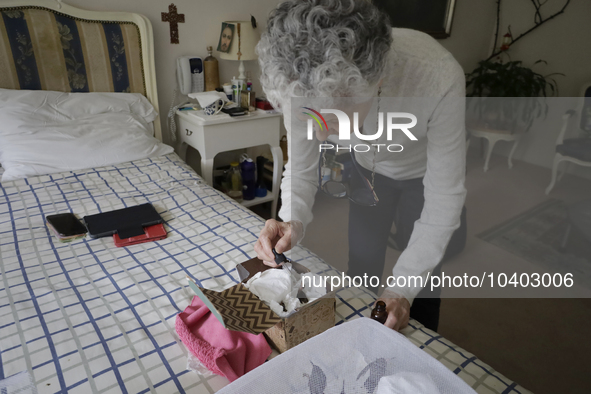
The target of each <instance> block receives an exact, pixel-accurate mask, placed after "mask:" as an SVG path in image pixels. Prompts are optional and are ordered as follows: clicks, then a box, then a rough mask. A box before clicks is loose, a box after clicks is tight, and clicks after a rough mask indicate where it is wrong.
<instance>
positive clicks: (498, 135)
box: [466, 127, 521, 172]
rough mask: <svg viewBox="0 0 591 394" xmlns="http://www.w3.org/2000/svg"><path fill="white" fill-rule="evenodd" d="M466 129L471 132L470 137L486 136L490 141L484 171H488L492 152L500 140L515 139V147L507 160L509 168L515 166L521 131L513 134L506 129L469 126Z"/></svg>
mask: <svg viewBox="0 0 591 394" xmlns="http://www.w3.org/2000/svg"><path fill="white" fill-rule="evenodd" d="M466 130H467V131H468V133H470V139H471V138H472V137H479V138H485V139H486V140H487V141H488V145H487V147H486V159H485V161H484V172H486V171H488V162H489V160H490V155H491V154H492V151H493V149H494V147H495V144H496V143H497V142H499V141H513V147H512V148H511V152H510V153H509V158H508V160H507V162H508V165H509V169H511V168H513V161H512V159H513V154H514V153H515V149H517V145H518V144H519V140H520V139H521V133H514V134H511V133H510V132H509V131H506V130H494V129H477V128H471V127H467V128H466Z"/></svg>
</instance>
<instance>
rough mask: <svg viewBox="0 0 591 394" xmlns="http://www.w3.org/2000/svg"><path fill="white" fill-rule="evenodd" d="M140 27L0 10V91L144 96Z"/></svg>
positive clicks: (29, 9) (31, 9) (41, 11)
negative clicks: (113, 93) (21, 90)
mask: <svg viewBox="0 0 591 394" xmlns="http://www.w3.org/2000/svg"><path fill="white" fill-rule="evenodd" d="M142 65H143V62H142V51H141V44H140V33H139V29H138V26H137V25H135V24H134V23H132V22H120V21H117V22H110V21H94V20H84V19H79V18H73V17H72V16H68V15H65V14H61V13H59V12H57V11H54V10H51V9H48V8H43V7H37V6H23V7H10V8H0V88H6V89H30V90H54V91H60V92H129V93H141V94H144V95H145V94H146V84H145V76H144V72H143V66H142Z"/></svg>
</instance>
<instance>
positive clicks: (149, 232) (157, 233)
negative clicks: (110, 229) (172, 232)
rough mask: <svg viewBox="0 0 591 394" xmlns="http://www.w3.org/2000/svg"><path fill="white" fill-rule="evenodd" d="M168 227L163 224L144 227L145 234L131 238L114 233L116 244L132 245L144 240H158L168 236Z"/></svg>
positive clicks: (121, 245) (118, 245)
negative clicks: (120, 236)
mask: <svg viewBox="0 0 591 394" xmlns="http://www.w3.org/2000/svg"><path fill="white" fill-rule="evenodd" d="M166 235H167V233H166V229H165V228H164V225H163V224H154V225H152V226H147V227H144V234H142V235H138V236H135V237H130V238H119V234H117V233H115V234H113V241H114V242H115V246H117V247H119V248H120V247H123V246H131V245H136V244H141V243H144V242H151V241H158V240H161V239H164V238H166Z"/></svg>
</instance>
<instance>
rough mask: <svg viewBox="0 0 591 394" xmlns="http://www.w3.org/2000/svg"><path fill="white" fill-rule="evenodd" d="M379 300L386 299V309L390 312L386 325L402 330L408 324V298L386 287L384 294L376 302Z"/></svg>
mask: <svg viewBox="0 0 591 394" xmlns="http://www.w3.org/2000/svg"><path fill="white" fill-rule="evenodd" d="M378 301H384V303H385V304H386V311H387V312H388V319H386V322H385V323H384V325H385V326H386V327H388V328H391V329H393V330H396V331H400V330H401V329H403V328H404V327H406V326H408V320H409V319H410V302H408V300H407V299H406V298H404V297H403V296H401V295H400V294H397V293H394V292H393V291H391V290H388V289H386V290H384V293H383V294H382V296H381V297H380V298H378V299H377V300H376V302H378Z"/></svg>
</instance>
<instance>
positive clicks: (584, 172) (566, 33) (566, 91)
mask: <svg viewBox="0 0 591 394" xmlns="http://www.w3.org/2000/svg"><path fill="white" fill-rule="evenodd" d="M490 2H491V3H493V2H494V0H490ZM565 2H566V0H548V2H547V4H546V5H545V6H544V7H543V8H542V17H547V16H549V15H551V14H553V13H554V12H556V11H558V10H560V8H562V6H563V5H564V4H565ZM533 10H534V8H533V5H532V4H531V2H529V1H527V0H504V1H503V3H502V13H501V27H500V35H503V34H505V32H506V31H507V26H508V25H511V31H512V33H513V36H514V37H516V36H518V35H519V34H521V33H522V32H523V31H525V30H527V29H529V28H530V27H531V26H532V25H533V17H534V13H533ZM590 22H591V1H589V0H571V2H570V4H569V5H568V7H567V8H566V10H565V12H564V13H563V14H561V15H558V16H557V17H556V18H555V19H552V20H550V21H548V22H546V23H545V24H544V25H542V26H541V27H539V28H538V29H536V30H535V31H533V32H532V33H530V34H528V35H527V36H526V37H524V38H522V39H521V40H520V41H518V42H517V43H516V44H515V45H513V46H512V47H511V48H510V50H509V54H510V56H511V59H512V60H522V61H523V63H524V64H525V65H527V66H530V67H532V68H533V69H534V70H535V71H537V72H539V73H541V74H544V75H545V74H549V73H553V72H560V73H563V74H565V76H556V77H555V79H556V82H557V83H558V91H559V96H561V97H563V98H564V99H560V98H558V99H551V100H549V101H548V103H549V106H550V112H549V114H548V117H547V118H546V119H539V120H537V121H536V122H535V123H534V125H533V127H532V129H531V131H530V132H529V133H528V134H527V135H525V136H524V138H523V139H522V141H521V142H520V145H519V147H518V148H517V150H516V152H515V158H516V159H517V160H523V161H526V162H528V163H532V164H536V165H540V166H542V167H547V168H551V166H552V162H553V159H554V152H555V143H556V138H557V136H558V132H559V131H560V128H561V127H562V120H561V117H562V114H564V111H565V110H566V109H569V108H576V106H577V105H578V104H579V103H580V102H579V100H576V99H575V100H573V99H568V98H567V97H578V96H580V95H581V90H582V87H583V85H584V84H588V83H591V66H590V65H591V50H590V49H591V44H590V43H591V23H590ZM538 59H543V60H545V61H547V62H548V65H543V64H538V65H535V66H534V63H535V62H536V61H537V60H538ZM578 120H579V119H578V118H577V121H578ZM574 123H575V122H573V124H571V125H572V126H573V127H571V129H570V130H571V131H570V136H571V137H573V136H576V135H577V131H576V126H575V124H574ZM476 145H477V144H475V146H476ZM509 150H510V146H509V144H499V147H498V148H495V153H500V154H503V155H508V152H509ZM568 172H570V173H572V174H575V175H578V176H583V177H585V178H589V179H591V172H590V171H589V169H588V168H583V167H580V166H575V165H571V166H570V167H569V169H568ZM548 174H549V173H548ZM548 177H550V175H548ZM548 179H549V178H548Z"/></svg>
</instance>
